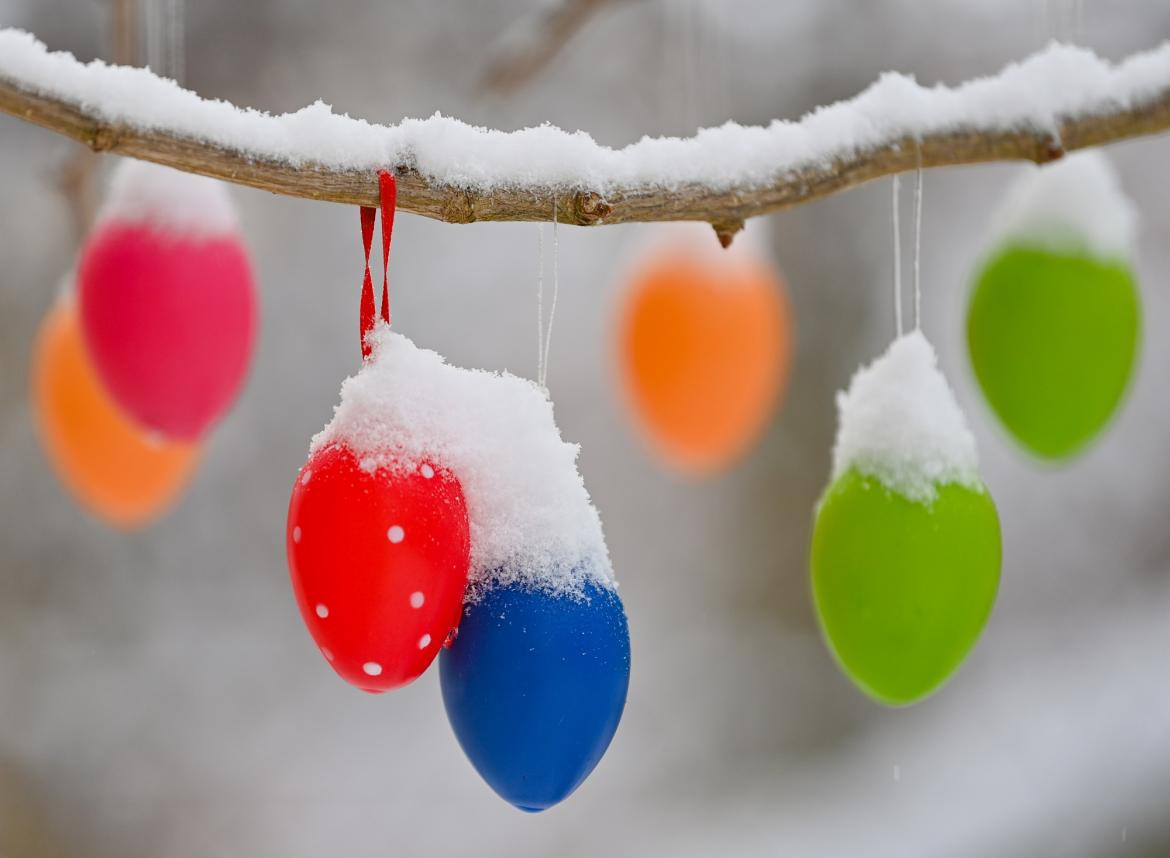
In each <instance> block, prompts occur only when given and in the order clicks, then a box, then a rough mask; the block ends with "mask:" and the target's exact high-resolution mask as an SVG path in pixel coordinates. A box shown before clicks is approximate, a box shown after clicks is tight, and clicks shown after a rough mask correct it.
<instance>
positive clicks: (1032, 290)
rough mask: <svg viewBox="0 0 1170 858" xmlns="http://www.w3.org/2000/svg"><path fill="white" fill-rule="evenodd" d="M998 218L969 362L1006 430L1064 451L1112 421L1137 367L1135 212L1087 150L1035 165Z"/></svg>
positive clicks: (1025, 441) (1056, 454)
mask: <svg viewBox="0 0 1170 858" xmlns="http://www.w3.org/2000/svg"><path fill="white" fill-rule="evenodd" d="M998 223H999V230H998V231H999V232H1000V233H1001V236H1002V237H1001V239H1000V241H999V243H998V245H997V249H996V250H995V251H993V252H992V253H991V254H990V255H989V257H988V258H987V260H986V262H985V263H984V264H983V267H982V268H981V269H980V271H979V273H978V275H977V276H976V279H975V286H974V289H973V291H972V294H971V303H970V306H969V308H968V313H967V345H968V349H969V351H970V355H971V364H972V366H973V367H974V370H975V377H976V378H977V379H978V380H979V386H980V387H981V388H982V389H983V393H984V395H985V396H986V397H987V400H988V402H989V403H990V404H991V407H992V409H993V410H994V411H995V413H996V415H997V416H998V417H999V419H1000V420H1001V421H1002V422H1003V424H1004V426H1006V427H1007V429H1008V431H1009V432H1010V433H1011V434H1012V435H1013V436H1014V437H1015V438H1016V439H1017V440H1018V441H1019V442H1020V443H1021V444H1022V445H1023V446H1024V447H1026V448H1027V449H1029V450H1030V451H1032V452H1033V453H1034V454H1036V455H1037V456H1041V457H1043V458H1047V459H1063V458H1066V457H1069V456H1071V455H1073V454H1075V453H1077V452H1078V451H1080V450H1082V449H1083V448H1084V447H1085V446H1086V445H1087V444H1088V443H1089V442H1090V441H1091V440H1092V439H1093V438H1094V437H1096V435H1097V434H1098V433H1100V431H1101V430H1102V429H1103V428H1104V426H1105V425H1106V424H1107V423H1108V422H1109V420H1110V418H1111V417H1112V416H1113V414H1114V413H1115V412H1116V411H1117V408H1118V405H1119V404H1120V402H1121V400H1122V397H1123V395H1124V394H1125V391H1126V388H1127V386H1128V384H1129V379H1130V376H1131V375H1132V373H1133V368H1134V363H1135V361H1136V359H1137V351H1138V340H1139V336H1140V328H1141V307H1140V302H1139V298H1138V291H1137V287H1136V284H1135V281H1134V277H1133V273H1132V270H1131V266H1130V264H1129V261H1128V259H1129V256H1130V253H1131V248H1132V244H1133V233H1134V223H1135V215H1134V213H1133V208H1132V206H1131V205H1130V203H1129V202H1128V200H1126V198H1125V197H1124V195H1123V194H1122V192H1121V189H1120V186H1119V185H1118V183H1117V178H1116V176H1115V175H1114V173H1113V170H1112V168H1111V167H1110V166H1109V164H1108V162H1107V161H1106V160H1105V159H1104V157H1103V156H1101V155H1099V154H1096V153H1087V154H1081V155H1078V156H1074V157H1069V158H1068V159H1066V161H1065V162H1061V163H1058V164H1056V165H1053V166H1050V167H1044V168H1042V169H1039V170H1033V171H1031V172H1030V173H1028V174H1027V175H1026V176H1025V177H1024V178H1023V180H1022V181H1021V182H1020V183H1019V184H1018V185H1017V186H1016V187H1015V188H1013V189H1012V191H1011V193H1010V194H1009V195H1008V199H1007V201H1006V203H1005V210H1004V211H1003V212H1001V213H1000V215H999V221H998Z"/></svg>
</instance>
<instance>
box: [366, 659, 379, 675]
mask: <svg viewBox="0 0 1170 858" xmlns="http://www.w3.org/2000/svg"><path fill="white" fill-rule="evenodd" d="M362 670H363V671H365V673H366V674H367V675H368V676H377V675H378V674H380V673H381V672H382V665H380V664H378V662H376V661H367V662H366V663H365V664H363V665H362Z"/></svg>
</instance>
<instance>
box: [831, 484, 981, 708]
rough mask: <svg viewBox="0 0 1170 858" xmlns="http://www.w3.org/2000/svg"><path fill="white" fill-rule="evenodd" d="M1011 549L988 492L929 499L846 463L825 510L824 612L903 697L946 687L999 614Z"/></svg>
mask: <svg viewBox="0 0 1170 858" xmlns="http://www.w3.org/2000/svg"><path fill="white" fill-rule="evenodd" d="M1000 558H1001V545H1000V530H999V519H998V516H997V514H996V510H995V504H994V503H993V502H992V499H991V496H990V494H988V493H987V492H986V490H982V491H980V490H976V489H974V488H970V487H968V486H964V485H960V484H958V483H950V484H944V485H939V486H937V487H936V493H935V497H934V499H933V500H932V501H929V502H924V501H921V500H911V499H909V498H907V497H905V496H904V495H902V494H900V493H899V492H897V491H893V490H891V489H889V488H887V487H886V486H884V485H883V484H882V483H881V482H880V481H879V480H877V479H875V478H873V477H867V476H864V475H862V474H861V473H859V472H858V471H857V470H855V469H851V470H848V471H846V472H845V473H844V474H842V475H841V476H840V477H838V478H837V479H836V480H835V481H834V482H833V483H832V484H831V485H830V486H829V488H828V490H827V491H826V492H825V495H824V497H823V498H822V500H821V503H820V506H819V508H818V510H817V514H816V523H815V527H814V530H813V540H812V560H811V566H812V588H813V598H814V601H815V604H816V610H817V615H818V618H819V620H820V623H821V628H822V631H823V632H824V635H825V639H826V640H827V641H828V644H829V647H830V649H831V650H832V652H833V654H834V655H835V657H836V659H837V661H838V663H839V664H840V665H841V667H842V669H843V670H844V671H845V673H846V674H847V675H848V676H849V678H850V679H852V680H853V682H854V683H856V684H857V685H858V686H859V687H860V688H861V689H862V690H863V691H865V692H866V693H867V694H869V695H870V696H871V697H873V698H874V699H876V700H878V701H880V702H882V703H886V704H889V705H892V706H902V705H906V704H909V703H913V702H915V701H917V700H920V699H922V698H923V697H925V696H927V695H928V694H930V693H931V692H932V691H934V690H936V689H937V688H939V687H940V686H941V685H942V684H943V683H945V682H946V681H947V679H948V678H949V677H950V676H951V675H952V674H953V673H954V672H955V670H956V669H957V668H958V666H959V664H960V663H961V662H962V661H963V659H964V658H965V657H966V656H967V654H968V653H969V652H970V650H971V648H972V647H973V646H974V645H975V642H976V641H977V640H978V638H979V635H980V633H981V632H982V631H983V628H984V626H985V625H986V623H987V619H988V617H989V615H990V613H991V609H992V605H993V604H994V602H995V595H996V591H997V589H998V586H999V574H1000Z"/></svg>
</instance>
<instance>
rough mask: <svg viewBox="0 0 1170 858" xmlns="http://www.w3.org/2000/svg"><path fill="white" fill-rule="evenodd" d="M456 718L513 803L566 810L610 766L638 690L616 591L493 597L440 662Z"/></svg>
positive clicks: (463, 740)
mask: <svg viewBox="0 0 1170 858" xmlns="http://www.w3.org/2000/svg"><path fill="white" fill-rule="evenodd" d="M439 680H440V684H441V686H442V690H443V703H444V705H445V706H446V709H447V717H448V719H449V720H450V721H451V726H452V728H453V729H454V731H455V736H456V737H457V738H458V740H459V744H460V745H461V746H462V747H463V751H464V753H466V754H467V757H468V759H470V760H471V762H472V765H474V766H475V769H476V771H478V772H479V774H480V776H481V777H483V779H484V780H485V781H487V783H488V785H489V786H491V788H492V789H493V790H495V791H496V793H498V794H499V796H500V797H501V798H503V799H504V800H505V801H508V802H510V803H511V804H513V805H515V806H516V807H518V808H520V809H521V810H525V811H529V812H533V813H535V812H538V811H541V810H545V809H547V808H549V807H552V806H553V805H555V804H557V803H559V802H561V801H564V799H566V798H567V797H568V796H569V795H570V794H571V793H572V792H573V790H575V789H576V788H577V787H578V786H580V785H581V782H582V781H584V780H585V778H586V777H588V776H589V773H590V772H592V771H593V769H594V767H595V766H596V765H597V763H598V762H599V761H600V760H601V757H602V755H603V754H604V753H605V750H606V748H608V747H609V743H610V740H611V739H612V738H613V735H614V732H615V731H616V730H617V726H618V721H619V720H621V715H622V709H623V707H624V706H625V702H626V690H627V688H628V687H629V681H630V633H629V627H628V626H627V623H626V612H625V609H624V608H623V607H622V602H621V599H620V598H618V594H617V591H616V590H615V589H613V588H612V586H606V585H605V584H599V583H597V582H595V581H593V580H587V581H586V583H585V584H584V585H583V587H582V590H581V592H580V593H560V594H557V593H550V592H548V591H547V590H542V589H540V588H533V587H531V586H530V585H525V584H522V583H510V584H502V585H497V586H493V587H488V588H486V589H485V590H484V591H483V592H482V594H481V595H480V596H479V598H478V600H477V601H476V602H474V603H472V604H469V605H468V606H467V607H466V608H465V612H464V616H463V620H462V622H461V623H460V626H459V635H458V637H456V639H455V641H454V643H453V644H452V646H451V647H450V649H447V650H444V652H443V654H442V656H441V657H440V661H439Z"/></svg>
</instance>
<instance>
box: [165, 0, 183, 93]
mask: <svg viewBox="0 0 1170 858" xmlns="http://www.w3.org/2000/svg"><path fill="white" fill-rule="evenodd" d="M167 2H168V3H169V6H168V8H167V54H168V57H167V58H168V60H169V63H168V66H169V68H168V73H169V76H170V77H171V78H172V79H173V80H175V81H176V82H178V83H182V82H183V77H184V76H185V75H186V72H187V69H186V65H187V62H186V60H187V57H186V52H185V47H186V44H185V41H186V40H185V32H184V31H185V28H184V21H183V18H184V9H183V0H167Z"/></svg>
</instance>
